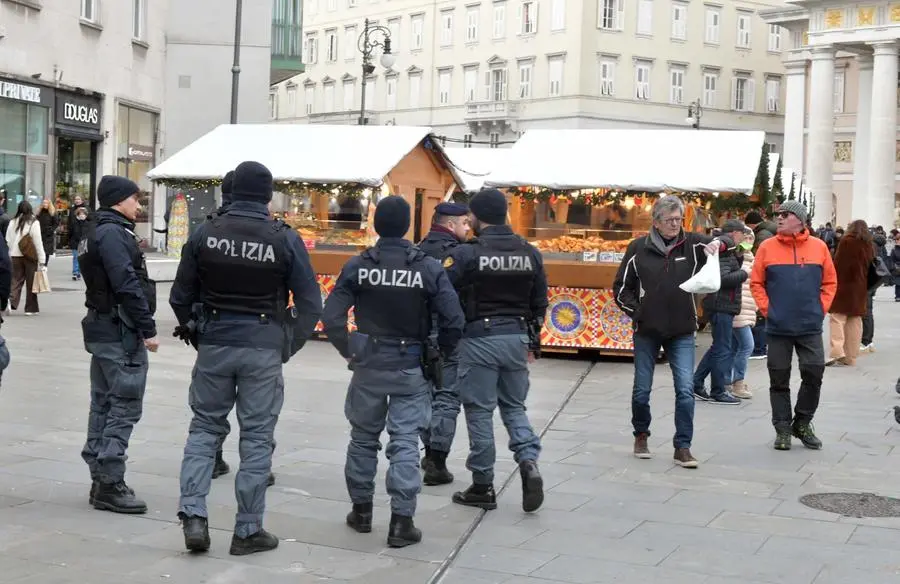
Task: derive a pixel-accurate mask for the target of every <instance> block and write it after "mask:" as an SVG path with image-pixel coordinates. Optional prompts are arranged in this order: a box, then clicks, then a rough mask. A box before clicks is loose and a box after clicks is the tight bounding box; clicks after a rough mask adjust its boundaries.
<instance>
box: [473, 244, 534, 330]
mask: <svg viewBox="0 0 900 584" xmlns="http://www.w3.org/2000/svg"><path fill="white" fill-rule="evenodd" d="M472 245H473V246H474V248H475V260H474V262H475V265H474V271H473V272H472V274H471V276H470V277H471V282H470V283H469V285H468V286H467V290H466V293H465V294H464V297H465V300H464V303H465V313H466V320H467V321H469V322H471V321H473V320H478V319H481V318H491V317H495V316H511V317H524V318H531V289H532V288H533V287H534V274H535V270H537V269H538V266H537V265H536V263H535V259H534V256H533V253H532V247H531V245H530V244H529V243H528V242H527V241H525V240H524V239H522V238H520V237H518V236H513V237H508V238H503V239H499V238H493V237H492V238H490V239H488V240H484V239H476V240H474V241H473V242H472Z"/></svg>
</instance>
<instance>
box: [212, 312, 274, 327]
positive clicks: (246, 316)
mask: <svg viewBox="0 0 900 584" xmlns="http://www.w3.org/2000/svg"><path fill="white" fill-rule="evenodd" d="M203 310H204V312H205V313H206V316H207V317H208V318H209V320H212V321H221V320H225V321H228V320H237V321H245V322H258V323H259V324H274V323H277V322H278V321H277V320H276V319H275V318H274V317H273V316H271V315H268V314H254V313H250V312H233V311H231V310H219V309H217V308H204V309H203Z"/></svg>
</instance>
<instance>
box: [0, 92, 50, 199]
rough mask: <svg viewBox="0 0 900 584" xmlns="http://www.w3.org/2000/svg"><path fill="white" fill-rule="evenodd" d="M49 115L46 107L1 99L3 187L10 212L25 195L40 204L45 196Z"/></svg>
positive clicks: (0, 176)
mask: <svg viewBox="0 0 900 584" xmlns="http://www.w3.org/2000/svg"><path fill="white" fill-rule="evenodd" d="M48 116H49V110H48V109H47V108H44V107H40V106H37V105H31V104H25V103H20V102H15V101H8V100H2V101H0V152H2V153H0V190H2V191H3V194H4V195H6V212H7V213H11V212H14V211H15V209H16V207H17V206H18V204H19V203H20V202H21V201H22V200H24V199H26V198H27V199H28V201H30V202H31V204H32V205H34V206H37V205H40V202H41V201H42V200H43V198H44V196H45V195H46V177H47V163H48V158H47V145H48V135H47V123H48Z"/></svg>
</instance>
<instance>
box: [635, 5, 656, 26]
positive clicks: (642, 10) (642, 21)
mask: <svg viewBox="0 0 900 584" xmlns="http://www.w3.org/2000/svg"><path fill="white" fill-rule="evenodd" d="M637 15H638V18H637V33H638V34H645V35H652V34H653V0H638V5H637Z"/></svg>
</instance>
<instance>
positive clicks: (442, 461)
mask: <svg viewBox="0 0 900 584" xmlns="http://www.w3.org/2000/svg"><path fill="white" fill-rule="evenodd" d="M448 454H449V452H441V451H439V450H432V451H431V454H430V456H429V457H428V458H427V459H425V460H424V461H423V462H422V468H423V469H424V470H425V476H424V477H422V482H423V483H425V484H426V485H427V486H429V487H434V486H437V485H449V484H450V483H452V482H453V473H451V472H450V471H449V470H447V455H448Z"/></svg>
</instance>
